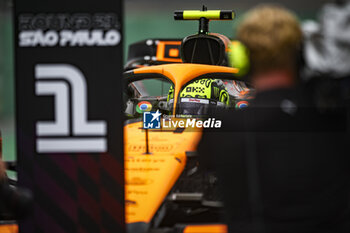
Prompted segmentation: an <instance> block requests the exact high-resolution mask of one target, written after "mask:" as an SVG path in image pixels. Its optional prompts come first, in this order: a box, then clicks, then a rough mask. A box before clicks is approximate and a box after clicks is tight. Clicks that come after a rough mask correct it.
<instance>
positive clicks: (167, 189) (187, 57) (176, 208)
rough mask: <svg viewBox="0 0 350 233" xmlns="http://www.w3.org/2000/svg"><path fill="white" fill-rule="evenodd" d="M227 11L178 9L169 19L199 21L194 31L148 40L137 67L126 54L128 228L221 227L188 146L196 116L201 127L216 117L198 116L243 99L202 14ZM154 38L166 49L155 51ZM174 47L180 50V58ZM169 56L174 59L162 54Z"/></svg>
mask: <svg viewBox="0 0 350 233" xmlns="http://www.w3.org/2000/svg"><path fill="white" fill-rule="evenodd" d="M233 17H234V14H233V12H232V11H207V10H206V9H203V11H177V12H175V19H184V20H186V19H191V20H199V22H200V27H199V28H200V29H199V33H198V34H197V35H193V36H189V37H186V38H185V39H184V40H183V41H182V42H181V43H180V44H179V42H178V41H175V40H167V41H164V40H149V41H148V46H153V49H152V50H150V51H151V52H152V51H153V55H154V54H158V55H156V56H155V58H154V59H152V57H153V55H152V54H149V55H147V54H142V55H141V56H140V57H141V59H134V62H135V63H136V64H137V65H136V66H133V64H135V63H134V62H133V61H132V60H131V59H130V61H129V63H128V65H127V67H126V68H127V70H128V71H127V72H125V74H124V85H125V87H124V90H125V93H124V108H125V109H124V110H125V114H126V117H127V118H128V120H127V121H126V122H125V127H124V153H125V164H124V166H125V211H126V213H125V214H126V215H125V219H126V224H127V232H129V233H131V232H133V233H146V232H159V233H160V232H164V233H165V232H166V233H170V232H187V233H190V232H201V233H206V232H208V233H209V232H210V233H215V232H217V233H219V232H220V233H221V232H222V233H224V232H227V229H226V225H225V224H223V223H222V203H221V201H220V200H221V198H220V193H219V192H217V189H216V186H217V184H216V177H215V175H213V174H208V173H206V172H205V171H204V170H202V169H201V166H200V161H199V157H198V155H197V154H196V152H195V151H196V146H197V144H198V142H199V140H200V138H201V134H202V128H203V127H196V126H198V125H197V122H202V126H203V125H204V124H205V123H203V122H205V121H207V122H208V124H207V126H208V127H215V125H216V123H218V122H214V121H215V119H214V120H213V119H207V120H204V119H206V118H205V117H206V116H207V114H208V112H209V111H210V110H212V109H216V108H239V107H240V106H243V105H244V104H246V103H245V100H244V99H245V98H246V97H245V93H247V92H248V91H249V89H248V88H247V86H246V85H245V83H244V82H243V81H242V78H240V77H239V76H238V75H237V73H238V72H239V70H238V69H236V68H231V67H227V65H228V62H227V56H226V55H227V44H228V42H227V40H226V39H225V38H226V37H224V36H222V35H218V34H209V33H208V23H209V20H229V19H233ZM156 41H158V42H156ZM169 42H171V43H170V44H169ZM175 42H176V44H175ZM142 43H147V41H145V42H141V43H139V45H141V44H142ZM159 44H161V46H162V49H161V50H160V51H161V52H164V53H165V55H161V53H160V52H155V51H157V50H156V48H157V45H159ZM167 45H168V48H167V49H165V48H166V46H167ZM169 46H170V47H169ZM175 46H177V47H175ZM171 49H173V51H172V52H170V50H171ZM175 50H178V51H179V50H180V51H181V53H180V54H181V58H182V59H181V62H180V61H179V57H178V56H179V53H177V52H176V51H175ZM129 54H130V53H129ZM171 54H172V55H173V56H174V58H173V59H174V60H167V61H166V60H164V58H166V57H168V58H171V57H172V56H171ZM147 56H148V57H147ZM144 57H146V58H147V59H144V60H142V58H144ZM158 58H161V59H158ZM162 59H163V60H162ZM175 59H176V61H175ZM157 62H158V64H157ZM166 63H168V64H166ZM169 63H176V64H169ZM159 64H161V65H159ZM135 67H142V68H136V69H133V68H135ZM152 112H153V113H152ZM148 114H153V117H152V120H151V121H153V120H155V118H157V119H158V122H157V121H156V122H155V123H154V124H156V125H153V123H152V124H151V125H149V124H150V123H148V125H147V122H146V115H148ZM160 116H161V117H160ZM209 120H211V122H209ZM219 125H220V124H218V127H219ZM149 126H151V128H153V129H147V128H149ZM204 127H205V126H204Z"/></svg>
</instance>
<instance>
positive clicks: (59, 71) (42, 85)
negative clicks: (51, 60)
mask: <svg viewBox="0 0 350 233" xmlns="http://www.w3.org/2000/svg"><path fill="white" fill-rule="evenodd" d="M35 78H36V83H35V92H36V95H38V96H54V119H53V121H38V122H37V124H36V135H37V136H38V138H37V142H36V144H37V146H36V147H37V148H36V149H37V152H38V153H57V152H58V153H82V152H88V153H97V152H106V151H107V138H106V135H107V122H106V121H103V120H97V121H96V120H94V121H91V120H88V116H87V112H88V109H87V107H88V102H87V94H88V93H87V83H86V80H85V77H84V75H83V73H82V72H81V71H80V70H79V69H78V68H76V67H75V66H72V65H68V64H50V65H49V64H38V65H36V67H35Z"/></svg>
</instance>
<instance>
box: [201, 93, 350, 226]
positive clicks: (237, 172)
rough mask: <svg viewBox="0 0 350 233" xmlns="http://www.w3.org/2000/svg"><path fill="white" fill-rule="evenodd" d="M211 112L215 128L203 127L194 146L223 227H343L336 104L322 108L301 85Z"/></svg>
mask: <svg viewBox="0 0 350 233" xmlns="http://www.w3.org/2000/svg"><path fill="white" fill-rule="evenodd" d="M216 118H217V119H218V118H219V119H221V120H222V128H221V129H220V130H215V131H214V130H207V131H206V132H204V135H203V138H202V140H201V142H200V144H199V147H198V152H199V154H200V156H201V158H202V165H203V166H206V167H207V168H208V169H214V171H216V172H217V175H218V178H219V181H220V183H221V187H222V192H223V198H224V204H225V209H226V220H227V223H228V225H229V230H230V232H232V233H234V232H235V233H238V232H240V233H241V232H242V233H243V232H244V233H245V232H264V233H306V232H307V233H309V232H318V233H320V232H329V233H330V232H332V233H336V232H350V227H349V224H348V222H349V221H350V219H349V217H350V215H349V197H350V192H349V187H350V185H349V180H350V179H349V168H350V166H349V164H350V163H349V158H350V157H349V156H350V153H349V149H348V147H349V145H350V144H349V141H348V137H347V129H346V127H347V125H346V116H345V115H344V112H343V111H342V109H337V110H334V109H333V110H332V111H327V110H322V109H319V108H316V107H314V106H313V104H312V101H311V100H310V98H309V97H308V95H307V93H306V92H304V91H303V90H301V89H280V90H273V91H268V92H264V93H259V94H258V95H257V96H256V98H255V100H254V101H252V103H251V105H250V107H248V108H247V109H245V110H240V111H228V112H221V113H218V114H217V115H216ZM347 224H348V225H347Z"/></svg>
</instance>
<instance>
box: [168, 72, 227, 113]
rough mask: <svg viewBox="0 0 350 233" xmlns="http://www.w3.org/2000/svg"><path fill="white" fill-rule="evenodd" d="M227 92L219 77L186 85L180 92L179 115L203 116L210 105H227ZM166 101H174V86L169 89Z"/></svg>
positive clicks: (170, 102)
mask: <svg viewBox="0 0 350 233" xmlns="http://www.w3.org/2000/svg"><path fill="white" fill-rule="evenodd" d="M229 99H230V98H229V94H228V92H227V90H226V87H225V85H224V83H223V82H222V81H221V80H219V79H210V78H203V79H198V80H195V81H193V82H191V83H190V84H188V85H186V86H185V87H184V88H183V90H182V91H181V92H180V98H179V100H178V102H179V105H178V106H179V110H178V114H179V115H192V116H193V115H196V116H204V115H206V114H207V113H208V109H209V107H210V106H211V107H212V106H214V107H225V106H229V103H230V102H229ZM167 101H168V103H169V104H172V103H173V101H174V87H173V86H171V87H170V89H169V93H168V97H167Z"/></svg>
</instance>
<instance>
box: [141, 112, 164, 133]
mask: <svg viewBox="0 0 350 233" xmlns="http://www.w3.org/2000/svg"><path fill="white" fill-rule="evenodd" d="M161 115H162V114H161V113H159V110H157V112H144V113H143V128H144V129H160V116H161Z"/></svg>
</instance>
